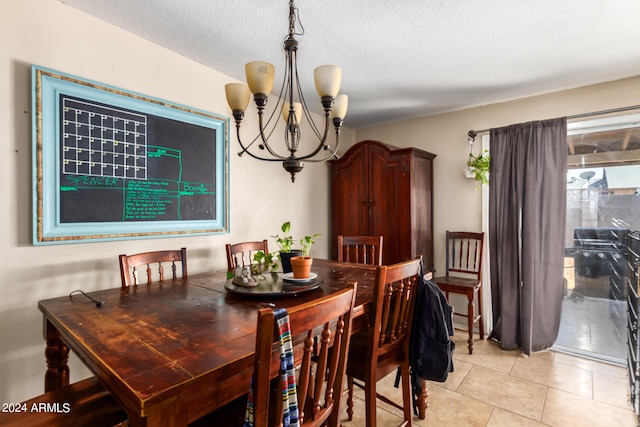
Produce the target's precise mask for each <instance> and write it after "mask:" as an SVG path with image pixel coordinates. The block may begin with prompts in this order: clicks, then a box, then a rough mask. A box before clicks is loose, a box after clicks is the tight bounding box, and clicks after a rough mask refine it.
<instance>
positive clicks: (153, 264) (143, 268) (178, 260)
mask: <svg viewBox="0 0 640 427" xmlns="http://www.w3.org/2000/svg"><path fill="white" fill-rule="evenodd" d="M118 259H119V263H120V278H121V280H122V287H123V288H126V287H129V286H131V285H134V286H137V285H140V284H141V283H140V274H141V272H142V274H144V275H146V277H147V284H149V283H152V282H154V281H158V282H164V280H165V278H164V266H163V265H164V264H169V263H171V272H172V274H171V277H172V280H177V279H178V278H179V274H178V265H180V268H181V272H182V277H187V276H188V272H187V249H186V248H181V249H179V250H169V251H155V252H143V253H139V254H134V255H124V254H123V255H120V256H119V257H118ZM154 270H155V271H157V279H154ZM132 279H133V280H132Z"/></svg>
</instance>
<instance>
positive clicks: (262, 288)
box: [224, 272, 322, 297]
mask: <svg viewBox="0 0 640 427" xmlns="http://www.w3.org/2000/svg"><path fill="white" fill-rule="evenodd" d="M252 278H253V279H254V280H255V279H257V280H256V282H257V284H251V285H247V284H240V283H242V278H241V277H235V278H232V279H228V280H227V281H226V283H225V285H224V288H225V289H226V290H227V291H228V292H230V293H232V294H238V295H248V296H256V297H257V296H277V295H295V294H299V293H302V292H308V291H312V290H314V289H317V288H319V287H320V285H322V278H320V277H318V275H317V274H316V273H312V274H311V275H310V277H309V278H308V279H293V276H291V278H289V277H288V276H287V275H286V274H283V273H281V272H271V273H264V274H260V275H258V276H252Z"/></svg>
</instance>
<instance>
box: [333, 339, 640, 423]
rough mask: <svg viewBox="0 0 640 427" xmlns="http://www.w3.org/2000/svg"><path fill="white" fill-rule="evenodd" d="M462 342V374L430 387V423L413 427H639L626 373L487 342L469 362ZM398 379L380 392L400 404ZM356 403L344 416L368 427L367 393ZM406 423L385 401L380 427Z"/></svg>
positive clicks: (458, 363)
mask: <svg viewBox="0 0 640 427" xmlns="http://www.w3.org/2000/svg"><path fill="white" fill-rule="evenodd" d="M476 338H477V336H476ZM455 340H456V345H457V348H456V351H455V354H454V368H455V371H454V372H453V373H451V374H450V375H449V378H448V379H447V381H446V382H444V383H436V382H428V388H429V408H428V409H427V415H426V419H424V420H420V419H419V418H418V417H414V418H413V425H414V426H419V427H423V426H424V427H426V426H429V427H434V426H452V427H467V426H469V427H476V426H477V427H516V426H524V427H528V426H555V427H564V426H589V427H600V426H601V427H636V426H638V425H639V424H638V418H637V416H636V415H635V413H634V412H633V409H632V407H631V405H630V404H629V398H628V393H629V391H628V390H629V388H628V379H627V374H626V370H625V368H623V367H620V366H615V365H611V364H607V363H601V362H596V361H593V360H589V359H584V358H580V357H575V356H570V355H567V354H563V353H558V352H554V351H544V352H539V353H534V354H533V355H532V356H531V357H525V356H523V355H522V354H521V353H520V352H519V351H504V350H501V349H500V347H499V345H498V344H497V343H495V342H493V341H488V340H486V339H485V340H476V341H475V345H474V351H473V354H472V355H470V354H468V351H467V343H466V340H467V336H466V333H465V332H459V333H458V332H457V333H456V336H455ZM394 379H395V373H394V374H391V375H389V376H388V377H387V378H385V379H383V380H382V381H380V382H379V383H378V390H382V393H383V394H385V395H387V396H389V397H390V398H392V399H393V400H394V401H397V402H399V403H400V402H402V394H401V392H400V390H399V389H396V388H394V387H393V382H394ZM356 397H357V399H356V407H355V411H356V415H355V416H354V419H353V421H351V422H349V421H347V420H346V411H343V414H344V417H343V425H344V426H345V427H352V426H364V425H365V420H364V401H363V400H362V397H363V394H362V391H358V392H356ZM401 419H402V418H401V413H400V411H398V410H397V409H395V408H393V407H392V406H390V405H387V404H385V403H382V402H380V401H378V409H377V424H378V426H379V427H388V426H397V425H398V424H399V423H400V422H401Z"/></svg>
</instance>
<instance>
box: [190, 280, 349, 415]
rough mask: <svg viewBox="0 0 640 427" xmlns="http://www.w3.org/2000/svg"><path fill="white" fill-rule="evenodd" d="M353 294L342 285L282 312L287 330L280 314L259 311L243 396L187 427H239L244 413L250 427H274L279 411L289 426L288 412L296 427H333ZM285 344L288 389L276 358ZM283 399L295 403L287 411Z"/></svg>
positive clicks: (343, 365)
mask: <svg viewBox="0 0 640 427" xmlns="http://www.w3.org/2000/svg"><path fill="white" fill-rule="evenodd" d="M356 288H357V285H356V283H353V282H352V283H348V284H347V285H346V287H345V289H343V290H340V291H338V292H335V293H332V294H330V295H327V296H325V297H322V298H319V299H316V300H313V301H309V302H306V303H303V304H300V305H298V306H295V307H291V308H288V309H287V313H286V314H287V315H288V319H289V322H288V325H289V328H287V327H286V323H283V322H284V319H283V318H281V317H280V315H281V314H282V313H281V310H280V309H277V308H262V309H260V310H259V311H258V321H257V329H256V330H257V333H256V347H255V356H254V365H253V378H252V384H251V387H250V385H249V384H247V390H249V389H251V392H250V393H249V396H248V397H247V398H241V399H236V400H235V401H233V402H231V404H229V405H226V406H224V407H222V408H220V409H218V410H217V411H215V412H213V413H211V414H209V415H207V416H205V417H204V418H201V419H200V420H197V421H196V422H194V423H192V424H191V426H192V427H198V426H206V425H213V423H214V422H215V425H222V426H227V425H241V424H242V423H240V424H238V421H239V419H241V418H242V416H244V415H245V412H246V411H247V410H249V413H251V414H253V425H254V426H255V427H268V426H280V425H283V421H284V417H285V411H286V413H287V414H288V415H290V416H291V418H290V421H293V418H294V412H293V408H294V407H297V411H298V420H299V422H300V425H301V426H309V427H316V426H322V425H329V426H335V427H337V426H339V424H340V423H339V418H340V401H341V397H342V393H341V387H342V384H343V383H344V376H345V370H346V364H347V361H346V357H347V352H348V349H349V341H350V337H351V324H352V318H351V316H352V312H353V306H354V303H355V295H356ZM286 337H288V340H287V338H286ZM316 337H318V340H317V343H318V346H317V347H316V346H315V343H316V340H315V339H314V338H316ZM283 342H284V343H285V345H284V346H283V344H282V343H283ZM287 342H288V343H289V344H290V348H288V351H287V352H285V353H284V356H286V357H289V356H292V359H290V360H291V361H292V362H293V363H292V364H291V365H288V368H289V369H288V373H289V376H288V377H287V378H286V379H288V380H289V382H288V383H287V381H286V380H285V379H283V377H282V374H283V372H282V371H281V354H282V353H281V352H282V351H283V350H282V348H283V347H285V348H286V345H287V344H286V343H287ZM286 357H285V359H286ZM288 361H289V360H288ZM292 378H295V381H293V380H292ZM283 381H285V383H284V387H285V388H284V389H283ZM283 392H284V394H283ZM285 396H286V397H287V400H289V401H290V403H293V397H294V396H295V401H296V403H295V404H293V405H289V406H287V405H286V404H285V402H286V401H285V400H284V397H285Z"/></svg>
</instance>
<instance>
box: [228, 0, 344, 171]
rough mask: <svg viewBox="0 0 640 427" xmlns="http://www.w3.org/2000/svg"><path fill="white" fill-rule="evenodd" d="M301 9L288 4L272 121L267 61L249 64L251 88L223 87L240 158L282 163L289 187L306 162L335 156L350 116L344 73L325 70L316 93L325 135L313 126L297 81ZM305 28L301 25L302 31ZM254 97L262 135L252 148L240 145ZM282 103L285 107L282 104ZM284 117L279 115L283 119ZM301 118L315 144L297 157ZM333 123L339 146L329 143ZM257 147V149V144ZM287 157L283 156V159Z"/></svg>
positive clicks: (317, 73)
mask: <svg viewBox="0 0 640 427" xmlns="http://www.w3.org/2000/svg"><path fill="white" fill-rule="evenodd" d="M297 14H298V9H297V8H296V6H295V4H294V2H293V0H290V1H289V33H288V35H287V36H286V38H285V40H284V51H285V55H286V61H285V76H284V81H283V82H282V87H281V89H280V94H279V95H278V100H277V103H276V106H275V107H274V109H273V110H272V111H271V114H270V115H269V118H268V119H267V120H266V122H265V118H264V116H265V107H266V105H267V98H268V95H269V93H270V92H271V89H272V88H273V80H274V74H275V68H274V66H273V65H271V64H269V63H268V62H262V61H254V62H249V63H247V64H246V65H245V72H246V77H247V83H248V85H247V84H244V83H229V84H227V85H225V93H226V96H227V103H228V104H229V107H230V108H231V110H232V111H233V118H234V119H235V122H236V133H237V137H238V142H239V143H240V147H241V148H242V150H241V151H240V152H239V153H238V155H239V156H242V155H243V154H244V153H247V154H248V155H249V156H251V157H253V158H255V159H258V160H265V161H270V162H282V167H284V169H285V170H286V171H287V172H289V173H290V174H291V182H295V174H296V173H298V172H300V171H301V170H302V168H303V167H304V163H303V161H308V162H323V161H325V160H328V159H330V158H332V157H334V156H335V155H336V151H337V150H338V145H339V142H340V129H341V128H342V121H343V119H344V116H345V114H346V112H347V104H348V98H347V95H344V94H340V95H339V94H338V92H339V91H340V82H341V80H342V70H341V69H340V68H339V67H337V66H335V65H322V66H320V67H317V68H316V69H315V70H314V73H313V74H314V80H315V86H316V91H317V92H318V95H319V96H320V102H321V103H322V108H323V109H324V122H325V123H324V131H322V132H321V131H320V129H319V128H318V126H317V125H316V123H315V122H314V121H313V119H312V117H311V114H310V112H309V109H308V108H307V104H306V102H305V99H304V96H303V94H302V89H301V87H300V81H299V79H298V63H297V51H298V41H297V40H296V39H295V36H296V35H302V34H304V29H302V32H298V33H297V32H296V16H297ZM300 27H301V28H302V26H300ZM251 93H252V94H253V100H254V102H255V104H256V108H257V111H258V123H259V129H258V135H257V136H256V137H255V138H254V139H253V140H252V141H251V142H250V143H248V144H245V143H243V142H242V139H241V137H240V125H241V123H242V119H243V118H244V112H245V110H246V109H247V106H248V105H249V101H250V97H251ZM281 104H282V105H281ZM280 113H281V114H280ZM303 116H304V117H305V119H306V120H307V121H308V122H309V127H310V128H311V130H312V132H313V133H314V134H315V139H316V140H317V143H316V145H315V146H313V147H310V148H307V149H306V150H305V151H304V152H303V154H300V153H299V152H298V149H299V148H300V139H301V131H300V123H301V121H302V118H303ZM280 117H282V119H283V121H284V145H285V148H286V151H288V153H285V151H284V149H283V148H280V149H276V148H275V147H274V146H273V145H270V138H271V136H272V134H273V132H274V131H275V129H276V126H277V124H278V123H279V122H280ZM332 124H333V127H334V128H335V134H336V144H335V147H331V146H330V145H329V144H328V143H327V137H328V136H329V128H330V127H331V125H332ZM256 142H257V143H258V144H257V147H258V148H257V149H256V148H255V146H254V144H255V143H256ZM282 153H285V154H282Z"/></svg>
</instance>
